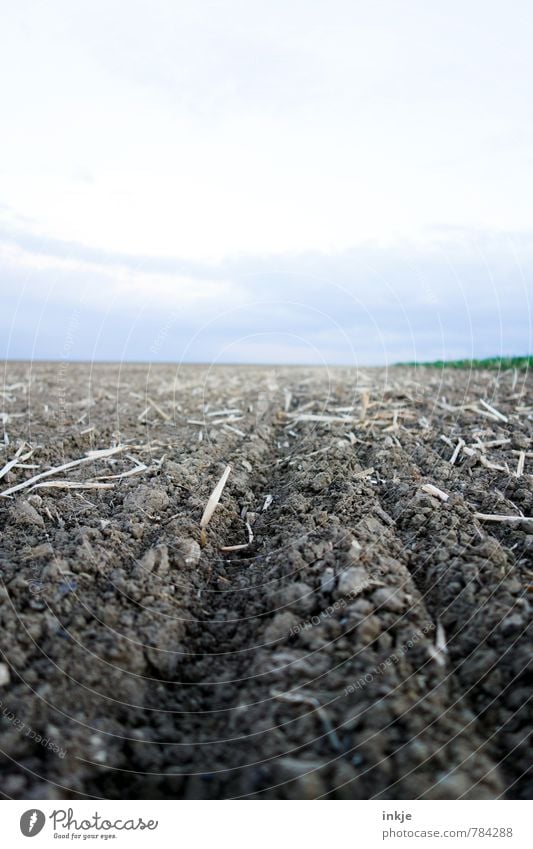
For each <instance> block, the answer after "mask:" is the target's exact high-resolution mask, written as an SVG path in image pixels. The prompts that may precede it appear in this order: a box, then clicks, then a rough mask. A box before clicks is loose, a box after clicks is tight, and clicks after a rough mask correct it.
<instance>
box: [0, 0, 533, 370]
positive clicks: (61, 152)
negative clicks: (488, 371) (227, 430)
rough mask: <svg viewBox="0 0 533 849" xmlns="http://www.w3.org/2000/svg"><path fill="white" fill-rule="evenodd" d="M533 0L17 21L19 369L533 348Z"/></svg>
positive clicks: (287, 5) (190, 10) (339, 1)
mask: <svg viewBox="0 0 533 849" xmlns="http://www.w3.org/2000/svg"><path fill="white" fill-rule="evenodd" d="M532 43H533V13H532V11H531V5H530V3H529V2H527V0H524V2H522V0H512V2H510V3H503V2H501V0H499V2H492V0H483V2H478V1H477V0H466V2H465V0H461V2H457V0H446V2H444V0H442V2H441V1H440V0H437V2H434V3H427V0H424V2H422V0H421V2H419V1H418V0H401V1H400V0H381V2H379V0H376V2H374V1H372V2H371V0H364V2H363V1H362V0H269V2H268V3H266V2H259V0H241V2H239V0H219V2H216V1H214V0H212V1H211V2H208V0H194V2H193V0H137V1H136V0H129V2H124V0H105V2H103V0H90V2H85V0H64V2H63V0H48V2H47V3H42V2H31V0H17V3H11V4H4V5H3V9H2V32H1V35H0V79H1V81H2V82H1V83H0V151H1V156H0V331H1V337H2V343H3V348H4V350H3V354H4V355H5V356H8V357H13V358H32V357H34V358H60V359H132V360H149V361H157V360H178V361H179V360H186V361H209V362H213V361H215V362H216V361H220V362H233V361H236V362H243V361H251V362H329V363H353V362H357V363H364V364H368V363H382V362H394V361H397V360H405V359H409V360H412V359H415V358H418V359H428V358H437V357H438V358H440V357H456V356H470V355H472V354H474V355H475V356H484V355H492V354H499V353H503V354H510V353H527V352H530V351H531V317H530V305H529V301H528V290H529V291H531V283H530V281H531V275H532V271H533V234H532V231H531V226H532V223H533V108H532V91H533V51H532V50H531V44H532Z"/></svg>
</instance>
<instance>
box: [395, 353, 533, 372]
mask: <svg viewBox="0 0 533 849" xmlns="http://www.w3.org/2000/svg"><path fill="white" fill-rule="evenodd" d="M397 365H399V366H427V367H428V368H461V369H470V368H489V369H500V370H501V371H504V370H505V369H514V368H516V369H527V368H532V367H533V356H527V357H487V358H486V359H484V360H434V362H431V363H419V362H410V363H397Z"/></svg>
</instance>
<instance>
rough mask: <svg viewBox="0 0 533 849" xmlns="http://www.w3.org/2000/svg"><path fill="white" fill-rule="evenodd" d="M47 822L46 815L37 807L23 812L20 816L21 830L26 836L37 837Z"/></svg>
mask: <svg viewBox="0 0 533 849" xmlns="http://www.w3.org/2000/svg"><path fill="white" fill-rule="evenodd" d="M45 822H46V817H45V815H44V814H43V812H42V811H39V810H38V809H37V808H31V809H30V810H29V811H24V813H23V814H22V816H21V818H20V830H21V832H22V833H23V835H24V837H35V835H36V834H39V832H40V831H41V830H42V828H43V826H44V824H45Z"/></svg>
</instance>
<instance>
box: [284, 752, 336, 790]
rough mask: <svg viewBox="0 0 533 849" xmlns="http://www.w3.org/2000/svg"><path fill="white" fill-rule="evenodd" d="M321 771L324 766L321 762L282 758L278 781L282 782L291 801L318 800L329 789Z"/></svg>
mask: <svg viewBox="0 0 533 849" xmlns="http://www.w3.org/2000/svg"><path fill="white" fill-rule="evenodd" d="M321 771H323V764H322V763H321V762H320V761H311V760H304V759H303V758H302V759H300V758H282V759H281V760H280V761H278V763H277V764H276V772H277V773H278V780H279V779H281V780H282V782H283V784H284V785H285V788H286V789H285V792H286V793H287V795H288V796H289V798H290V799H318V798H319V796H323V795H324V793H326V792H327V789H328V788H327V787H326V785H325V783H324V780H323V778H322V777H321V775H320V772H321Z"/></svg>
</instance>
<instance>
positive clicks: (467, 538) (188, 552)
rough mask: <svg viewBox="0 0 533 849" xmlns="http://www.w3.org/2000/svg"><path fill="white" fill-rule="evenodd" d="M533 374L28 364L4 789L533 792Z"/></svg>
mask: <svg viewBox="0 0 533 849" xmlns="http://www.w3.org/2000/svg"><path fill="white" fill-rule="evenodd" d="M528 381H529V378H528V377H527V376H525V375H524V374H523V373H514V372H505V373H503V374H497V373H493V372H490V373H489V372H476V373H468V372H458V371H453V372H446V371H445V372H439V371H433V370H424V369H416V370H415V369H408V368H405V369H397V368H396V369H391V370H389V371H388V372H386V371H384V370H366V371H364V372H362V371H356V370H354V369H332V370H329V371H328V370H324V369H322V370H320V369H304V368H255V367H217V368H207V367H205V368H204V367H191V366H188V367H179V368H178V367H175V366H156V367H154V366H152V367H150V366H122V367H120V366H118V365H117V366H114V365H98V366H89V365H76V366H73V365H66V364H64V363H63V364H60V363H56V364H37V365H35V364H34V365H29V364H27V363H20V364H16V363H8V364H7V365H6V366H5V375H4V381H3V385H2V387H0V413H1V421H3V428H4V438H3V441H2V445H1V448H0V469H1V470H2V479H1V480H0V491H1V492H2V493H3V495H2V497H0V524H1V528H2V538H1V546H0V594H1V597H0V628H1V631H0V648H1V652H2V655H3V656H1V657H0V752H1V754H0V759H1V769H0V791H1V792H2V793H3V795H4V796H5V797H14V798H50V799H59V798H72V799H75V798H84V797H103V798H112V799H113V798H159V797H161V798H192V799H197V798H212V799H219V798H235V797H247V798H287V799H294V798H297V799H300V798H303V799H309V798H317V797H326V798H335V799H354V798H355V799H369V798H383V799H408V798H425V799H457V798H473V799H487V798H499V797H502V796H505V797H509V798H528V797H530V796H531V793H532V790H533V787H532V775H531V739H530V737H531V728H532V722H531V701H530V699H531V666H530V663H531V629H530V610H529V605H528V597H530V595H531V591H532V587H533V571H532V569H533V563H532V560H533V558H532V551H533V520H532V519H531V518H527V517H531V516H533V503H532V502H533V498H532V492H533V489H532V480H533V478H532V472H533V453H532V446H531V432H532V426H533V392H532V387H531V383H530V382H528ZM463 441H464V444H463ZM113 447H117V451H116V452H114V453H107V454H106V453H104V454H102V455H101V456H98V455H95V456H92V457H91V458H90V459H89V461H87V462H84V463H81V464H77V465H73V466H71V467H69V468H67V469H64V470H60V471H56V472H54V473H53V474H51V475H49V476H46V477H43V478H37V480H36V481H34V482H33V484H30V485H29V486H25V487H23V488H21V489H18V490H16V491H15V492H9V490H11V489H12V488H13V487H16V486H17V485H18V484H22V483H24V482H26V481H28V480H29V479H30V478H32V477H34V476H38V475H40V474H42V473H43V472H45V471H47V470H49V469H52V468H54V467H57V466H61V465H63V464H68V463H71V462H72V461H76V460H79V459H81V458H86V457H87V455H88V452H91V451H104V450H105V449H111V448H113ZM17 451H19V454H18V456H16V455H17ZM11 460H15V462H14V463H13V464H12V465H11V466H10V467H8V468H7V470H6V468H5V467H6V465H7V464H9V463H10V461H11ZM451 460H453V462H450V461H451ZM227 464H231V467H232V470H231V473H230V475H229V478H228V481H227V484H226V486H225V488H224V490H223V493H222V496H221V499H220V502H219V504H218V506H217V508H216V510H215V512H214V515H213V517H212V519H211V521H210V522H209V524H208V526H207V528H206V529H205V533H204V534H202V533H201V531H200V519H201V516H202V513H203V511H204V508H205V505H206V503H207V500H208V498H209V496H210V494H211V492H212V491H213V489H214V487H215V485H216V483H217V481H218V480H219V479H220V477H221V475H222V473H223V471H224V469H225V467H226V465H227ZM130 472H131V474H124V473H130ZM81 484H83V485H84V488H81V486H80V485H81ZM427 484H431V485H432V486H433V487H436V488H437V490H432V489H431V488H430V489H429V491H428V490H426V489H425V486H426V485H427ZM96 485H98V488H96ZM6 491H7V492H6ZM478 514H497V515H503V516H506V517H512V518H507V519H506V520H505V521H501V522H497V521H490V520H487V519H486V518H483V517H480V516H479V515H478ZM248 543H249V544H248ZM247 544H248V545H247ZM227 546H246V547H241V548H239V549H236V550H233V551H224V550H222V549H223V547H227Z"/></svg>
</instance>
